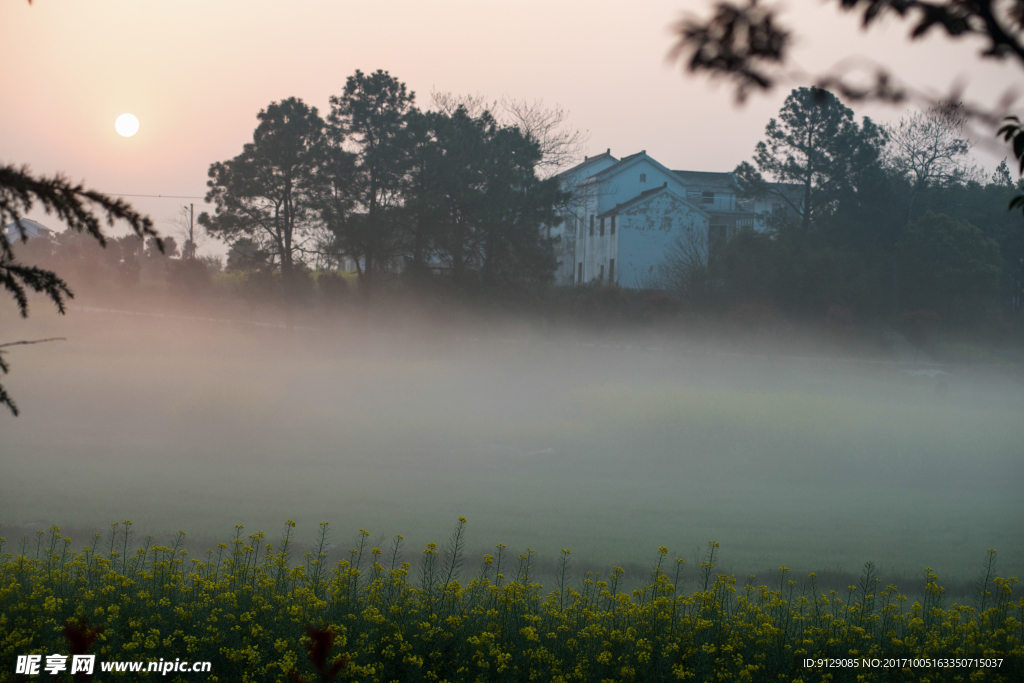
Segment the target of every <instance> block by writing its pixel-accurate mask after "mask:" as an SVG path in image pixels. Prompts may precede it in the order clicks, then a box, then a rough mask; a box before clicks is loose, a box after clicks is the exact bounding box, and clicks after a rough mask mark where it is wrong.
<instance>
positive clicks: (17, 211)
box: [0, 165, 163, 415]
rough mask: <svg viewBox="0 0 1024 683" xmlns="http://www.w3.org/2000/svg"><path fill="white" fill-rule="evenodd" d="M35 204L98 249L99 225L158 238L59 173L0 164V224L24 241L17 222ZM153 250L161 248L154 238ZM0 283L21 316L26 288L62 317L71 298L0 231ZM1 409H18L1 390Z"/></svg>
mask: <svg viewBox="0 0 1024 683" xmlns="http://www.w3.org/2000/svg"><path fill="white" fill-rule="evenodd" d="M37 204H38V205H39V206H41V207H42V208H43V210H44V211H46V213H48V214H52V215H54V216H55V217H56V218H57V219H58V220H60V221H61V222H62V223H64V224H65V225H66V226H67V228H68V230H69V231H71V232H73V233H79V234H84V235H88V236H89V237H91V238H92V239H94V240H96V241H97V242H98V243H99V244H100V245H106V243H107V237H106V235H105V234H104V232H103V226H104V224H106V225H107V226H113V225H114V223H115V222H116V221H124V222H125V223H127V224H128V227H129V228H130V229H131V231H132V233H134V235H135V236H136V237H138V238H145V237H153V238H157V233H156V231H155V230H154V229H153V222H152V221H151V220H150V219H149V218H148V217H147V216H143V215H142V214H140V213H138V212H137V211H135V210H134V209H133V208H132V207H131V205H129V204H128V203H127V202H125V201H124V200H123V199H115V198H113V197H108V196H107V195H105V194H103V193H101V192H97V191H95V190H88V189H86V188H85V186H84V185H82V184H81V183H77V184H76V183H71V182H69V181H68V180H67V179H66V178H64V177H63V176H61V175H56V176H50V177H45V176H44V177H36V176H34V175H32V174H31V173H30V172H29V169H28V167H24V166H23V167H21V168H18V167H16V166H13V165H0V226H4V225H7V223H8V222H12V221H13V222H15V224H16V225H17V227H18V233H19V237H20V239H21V241H22V242H25V241H26V240H27V236H26V234H25V229H24V228H23V227H22V226H21V224H20V223H17V221H18V220H19V219H21V218H22V217H24V216H25V215H27V214H28V213H29V211H31V210H32V209H33V208H34V207H35V206H36V205H37ZM155 246H156V248H157V249H161V250H162V249H163V245H162V243H161V242H160V240H159V239H157V240H156V242H155ZM0 285H2V286H3V288H4V290H6V291H7V293H8V294H10V295H11V296H12V297H13V298H14V300H15V302H16V303H17V305H18V312H19V313H20V314H21V316H22V317H23V318H24V317H27V316H28V291H29V290H31V291H35V292H39V293H42V294H44V295H45V296H46V297H47V298H48V299H50V301H52V302H53V304H54V305H55V306H56V307H57V310H58V311H59V312H60V313H62V314H63V313H64V312H65V302H66V299H69V298H73V297H74V294H73V293H72V292H71V288H70V287H68V284H67V283H66V282H65V281H64V280H63V279H62V278H60V277H58V276H57V274H56V273H54V272H53V271H51V270H47V269H45V268H40V267H38V266H32V265H27V264H25V263H23V262H21V261H19V260H18V259H17V258H16V256H15V253H14V250H13V249H12V244H11V242H10V240H9V239H8V236H7V234H6V233H5V232H0ZM8 370H9V368H8V365H7V364H6V362H4V361H3V360H2V358H0V373H2V374H7V372H8ZM0 405H3V406H6V407H7V409H8V410H10V411H11V412H12V413H13V414H14V415H17V414H18V408H17V406H16V405H15V403H14V401H13V400H12V399H11V397H10V395H9V394H8V393H7V392H6V391H4V389H3V387H2V386H0Z"/></svg>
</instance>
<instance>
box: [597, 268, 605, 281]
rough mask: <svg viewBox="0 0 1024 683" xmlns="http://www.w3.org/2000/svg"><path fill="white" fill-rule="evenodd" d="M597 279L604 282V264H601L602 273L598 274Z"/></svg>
mask: <svg viewBox="0 0 1024 683" xmlns="http://www.w3.org/2000/svg"><path fill="white" fill-rule="evenodd" d="M597 279H598V280H600V281H601V282H604V264H603V263H602V264H601V274H600V275H598V276H597Z"/></svg>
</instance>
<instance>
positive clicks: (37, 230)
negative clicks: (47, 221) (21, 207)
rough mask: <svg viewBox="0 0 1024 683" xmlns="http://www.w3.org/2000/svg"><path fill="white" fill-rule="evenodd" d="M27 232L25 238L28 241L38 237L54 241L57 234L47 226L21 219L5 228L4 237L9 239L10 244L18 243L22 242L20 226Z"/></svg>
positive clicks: (29, 219)
mask: <svg viewBox="0 0 1024 683" xmlns="http://www.w3.org/2000/svg"><path fill="white" fill-rule="evenodd" d="M19 225H20V226H21V228H22V229H23V230H24V231H25V236H26V237H27V238H28V239H33V238H36V237H45V238H46V239H53V236H54V235H55V234H57V233H56V232H54V231H53V230H50V229H49V228H47V227H46V226H45V225H43V224H41V223H38V222H36V221H34V220H32V219H31V218H19V219H18V220H16V221H11V222H10V223H8V224H7V225H5V226H4V228H3V231H4V237H6V238H7V241H8V242H17V241H20V240H21V232H20V231H19V230H18V226H19Z"/></svg>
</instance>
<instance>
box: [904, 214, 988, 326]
mask: <svg viewBox="0 0 1024 683" xmlns="http://www.w3.org/2000/svg"><path fill="white" fill-rule="evenodd" d="M899 259H900V261H901V265H902V267H901V268H900V276H901V280H902V282H901V290H902V291H903V292H904V294H903V296H904V298H905V301H906V305H905V306H904V308H906V309H919V308H924V309H929V310H933V311H938V312H939V313H941V314H942V316H943V317H944V318H947V319H948V318H959V319H960V320H966V319H969V318H974V317H977V315H978V314H979V313H980V312H982V311H983V310H984V305H985V304H986V303H988V302H989V301H991V300H992V295H993V294H994V293H995V291H996V286H997V284H998V282H999V274H1000V266H1001V261H1002V260H1001V258H1000V255H999V245H998V244H997V243H996V242H995V240H992V239H989V238H986V237H985V235H984V234H983V233H982V232H981V230H979V229H978V228H976V227H975V226H973V225H971V224H970V223H968V222H967V221H963V220H957V219H954V218H951V217H949V216H945V215H942V214H935V213H931V212H928V213H926V214H925V215H924V216H922V217H921V218H920V219H919V220H917V221H916V222H914V223H912V224H911V225H909V226H907V230H906V232H905V234H904V237H903V241H902V242H901V243H900V246H899Z"/></svg>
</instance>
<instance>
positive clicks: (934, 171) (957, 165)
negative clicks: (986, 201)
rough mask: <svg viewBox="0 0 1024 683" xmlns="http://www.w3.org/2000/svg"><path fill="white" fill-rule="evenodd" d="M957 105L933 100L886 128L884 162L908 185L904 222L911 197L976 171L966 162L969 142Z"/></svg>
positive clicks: (909, 215)
mask: <svg viewBox="0 0 1024 683" xmlns="http://www.w3.org/2000/svg"><path fill="white" fill-rule="evenodd" d="M960 109H961V107H960V105H956V104H948V103H946V104H937V105H935V106H933V107H931V108H929V109H928V110H926V111H924V112H912V113H910V114H906V115H905V116H903V117H902V118H901V119H900V120H899V122H898V123H896V124H895V125H892V126H888V127H887V128H886V132H887V133H888V136H889V144H888V145H887V147H886V162H887V163H888V165H889V167H890V168H892V169H893V171H895V172H896V173H897V174H898V175H900V176H901V177H903V178H904V179H906V181H907V182H908V184H909V185H910V199H909V201H908V203H907V222H910V221H911V219H912V216H913V210H914V200H915V199H917V197H918V196H919V195H920V194H921V192H923V191H924V190H925V189H926V188H929V187H933V186H946V187H948V186H950V185H955V184H959V183H963V182H965V181H967V180H969V179H971V178H972V177H973V176H975V175H977V171H976V169H975V168H974V165H973V164H971V163H970V159H971V148H972V147H973V145H972V144H971V142H970V141H969V140H967V139H966V138H965V137H964V136H963V125H964V118H963V116H962V115H961V114H960Z"/></svg>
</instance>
